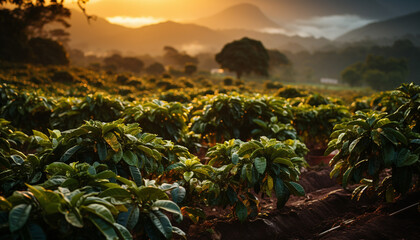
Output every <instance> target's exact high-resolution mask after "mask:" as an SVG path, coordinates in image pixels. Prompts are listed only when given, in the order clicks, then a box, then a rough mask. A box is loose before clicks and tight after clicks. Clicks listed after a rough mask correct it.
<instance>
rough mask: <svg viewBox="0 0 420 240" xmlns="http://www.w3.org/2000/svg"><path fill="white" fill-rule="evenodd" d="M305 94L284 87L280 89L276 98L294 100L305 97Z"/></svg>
mask: <svg viewBox="0 0 420 240" xmlns="http://www.w3.org/2000/svg"><path fill="white" fill-rule="evenodd" d="M306 95H307V93H305V92H304V91H301V90H299V89H296V88H293V87H285V88H282V89H280V90H279V91H278V92H277V94H276V96H279V97H283V98H296V97H305V96H306Z"/></svg>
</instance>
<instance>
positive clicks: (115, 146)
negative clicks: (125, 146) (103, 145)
mask: <svg viewBox="0 0 420 240" xmlns="http://www.w3.org/2000/svg"><path fill="white" fill-rule="evenodd" d="M104 139H105V141H106V142H107V143H108V145H109V146H110V147H111V148H112V150H114V152H118V151H119V150H120V148H121V145H120V143H119V142H118V139H117V136H115V134H114V133H113V132H108V133H106V134H105V136H104Z"/></svg>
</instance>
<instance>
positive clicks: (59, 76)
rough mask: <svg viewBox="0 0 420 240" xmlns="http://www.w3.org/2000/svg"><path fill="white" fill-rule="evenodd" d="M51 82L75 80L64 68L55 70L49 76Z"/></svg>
mask: <svg viewBox="0 0 420 240" xmlns="http://www.w3.org/2000/svg"><path fill="white" fill-rule="evenodd" d="M51 81H52V82H59V83H73V82H74V81H75V78H74V76H73V75H72V74H71V73H69V72H68V71H66V70H61V71H60V70H59V71H55V72H54V73H53V75H52V76H51Z"/></svg>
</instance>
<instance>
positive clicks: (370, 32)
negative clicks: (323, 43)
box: [336, 11, 420, 42]
mask: <svg viewBox="0 0 420 240" xmlns="http://www.w3.org/2000/svg"><path fill="white" fill-rule="evenodd" d="M419 26H420V11H419V12H415V13H412V14H408V15H404V16H401V17H397V18H392V19H389V20H385V21H379V22H374V23H371V24H368V25H366V26H364V27H361V28H358V29H355V30H353V31H350V32H348V33H346V34H344V35H342V36H340V37H338V38H337V39H336V40H337V41H342V42H351V41H361V40H366V39H369V40H375V39H383V38H387V39H396V38H401V37H404V36H407V35H420V27H419Z"/></svg>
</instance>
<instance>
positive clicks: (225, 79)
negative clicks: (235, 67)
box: [223, 77, 233, 86]
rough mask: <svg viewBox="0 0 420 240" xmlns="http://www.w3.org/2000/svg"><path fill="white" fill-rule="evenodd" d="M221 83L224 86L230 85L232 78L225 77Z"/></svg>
mask: <svg viewBox="0 0 420 240" xmlns="http://www.w3.org/2000/svg"><path fill="white" fill-rule="evenodd" d="M223 85H225V86H232V85H233V78H231V77H226V78H224V79H223Z"/></svg>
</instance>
